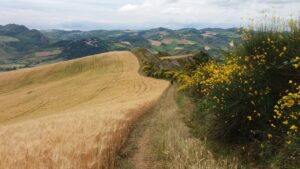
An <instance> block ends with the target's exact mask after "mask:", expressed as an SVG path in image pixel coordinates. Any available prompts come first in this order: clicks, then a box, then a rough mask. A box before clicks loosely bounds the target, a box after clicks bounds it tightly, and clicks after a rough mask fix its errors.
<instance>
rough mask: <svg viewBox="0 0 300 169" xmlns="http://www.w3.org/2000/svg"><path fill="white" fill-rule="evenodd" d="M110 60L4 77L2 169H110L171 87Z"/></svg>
mask: <svg viewBox="0 0 300 169" xmlns="http://www.w3.org/2000/svg"><path fill="white" fill-rule="evenodd" d="M139 67H140V66H139V63H138V60H137V59H136V57H135V56H134V55H133V54H131V53H130V52H111V53H105V54H101V55H94V56H90V57H85V58H83V59H78V60H72V61H68V62H61V63H57V64H52V65H46V66H41V67H37V68H31V69H23V70H18V71H13V72H6V73H1V74H0V145H1V146H0V159H1V162H0V168H14V169H16V168H64V169H68V168H83V169H84V168H111V167H112V166H113V161H114V157H115V154H116V153H117V151H118V150H119V148H120V146H121V145H122V144H123V142H124V141H125V139H126V137H127V134H128V131H129V128H130V125H132V124H133V123H134V122H135V121H136V120H137V119H138V117H139V116H140V115H142V114H143V113H145V112H146V111H147V110H148V109H150V108H151V107H152V105H153V104H155V102H156V101H157V100H158V99H159V98H160V96H161V95H162V93H163V92H164V91H165V90H166V88H167V87H168V86H169V83H168V82H166V81H162V80H156V79H151V78H146V77H143V76H140V75H139V74H138V70H139Z"/></svg>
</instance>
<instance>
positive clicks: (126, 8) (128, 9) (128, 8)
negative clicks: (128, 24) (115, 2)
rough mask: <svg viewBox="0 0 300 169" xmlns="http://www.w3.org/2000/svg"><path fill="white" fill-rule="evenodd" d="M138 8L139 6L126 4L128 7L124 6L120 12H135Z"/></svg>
mask: <svg viewBox="0 0 300 169" xmlns="http://www.w3.org/2000/svg"><path fill="white" fill-rule="evenodd" d="M137 8H138V6H137V5H133V4H126V5H124V6H122V7H121V8H120V11H122V12H127V11H133V10H135V9H137Z"/></svg>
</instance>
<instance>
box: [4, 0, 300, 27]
mask: <svg viewBox="0 0 300 169" xmlns="http://www.w3.org/2000/svg"><path fill="white" fill-rule="evenodd" d="M0 3H1V5H0V24H6V23H19V24H25V25H27V26H30V27H32V28H43V29H45V28H67V29H102V28H111V29H127V28H130V29H146V28H151V27H160V26H161V27H169V28H182V27H196V28H203V27H234V26H240V25H241V24H242V21H241V20H240V18H241V17H244V18H249V17H258V16H259V15H260V11H262V10H267V11H269V13H270V14H271V15H272V14H275V15H276V14H277V16H280V17H283V18H284V17H285V18H286V17H289V15H290V14H293V15H294V16H299V15H300V13H299V9H300V1H299V0H243V1H241V0H113V1H112V0H101V1H99V0H0ZM272 7H274V8H272ZM273 9H275V10H273ZM97 25H98V26H97Z"/></svg>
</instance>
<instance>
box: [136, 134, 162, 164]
mask: <svg viewBox="0 0 300 169" xmlns="http://www.w3.org/2000/svg"><path fill="white" fill-rule="evenodd" d="M150 137H151V136H150V133H149V129H147V130H146V131H145V132H144V133H143V136H142V137H141V138H140V139H139V140H138V150H137V152H136V153H135V154H134V156H133V158H132V163H133V165H134V168H135V169H152V168H157V167H155V158H154V155H153V153H152V150H151V147H149V145H150Z"/></svg>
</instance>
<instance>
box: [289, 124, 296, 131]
mask: <svg viewBox="0 0 300 169" xmlns="http://www.w3.org/2000/svg"><path fill="white" fill-rule="evenodd" d="M290 129H291V130H297V129H298V127H297V126H295V125H291V127H290Z"/></svg>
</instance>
